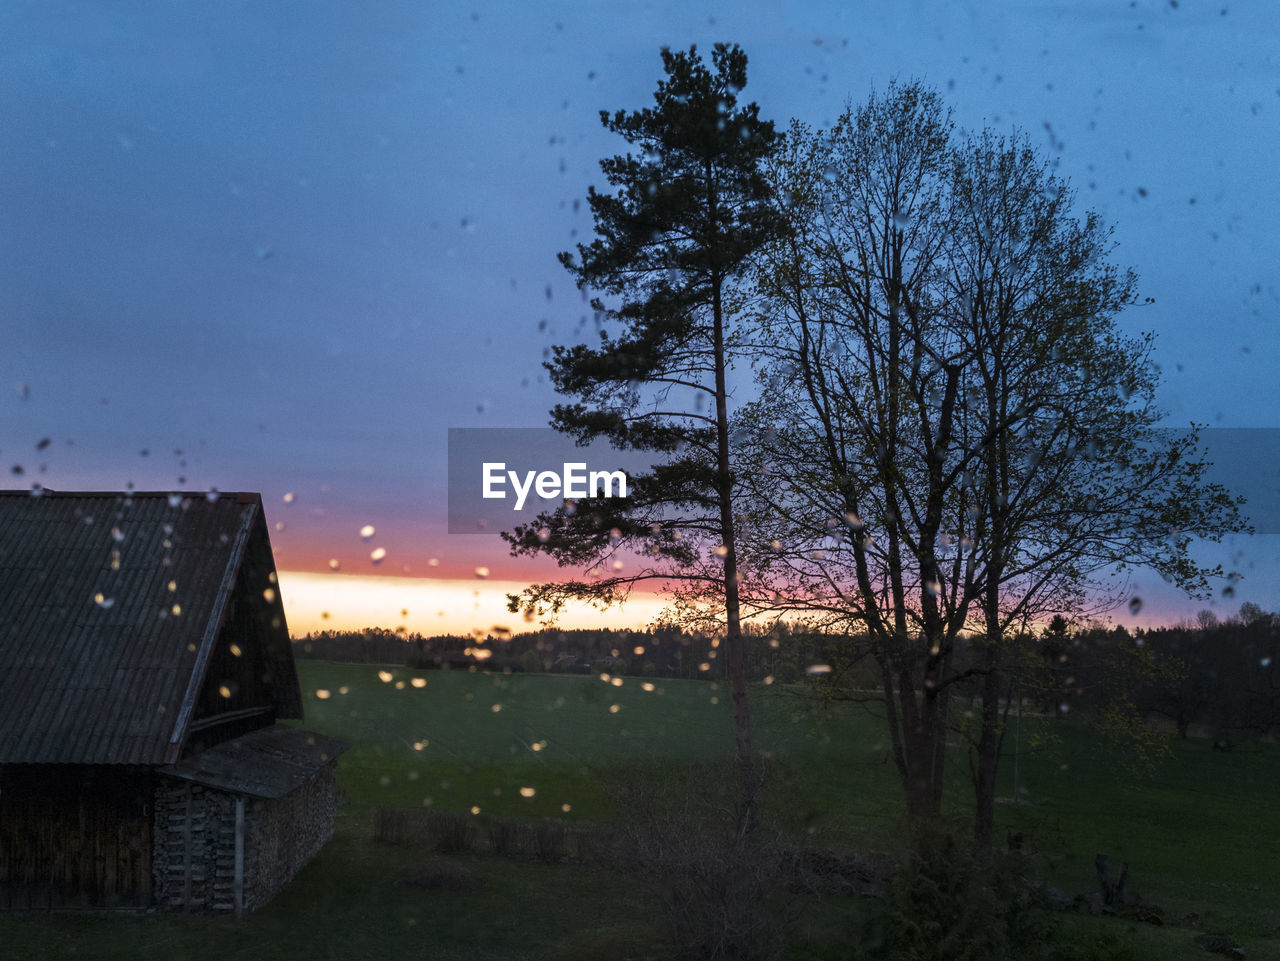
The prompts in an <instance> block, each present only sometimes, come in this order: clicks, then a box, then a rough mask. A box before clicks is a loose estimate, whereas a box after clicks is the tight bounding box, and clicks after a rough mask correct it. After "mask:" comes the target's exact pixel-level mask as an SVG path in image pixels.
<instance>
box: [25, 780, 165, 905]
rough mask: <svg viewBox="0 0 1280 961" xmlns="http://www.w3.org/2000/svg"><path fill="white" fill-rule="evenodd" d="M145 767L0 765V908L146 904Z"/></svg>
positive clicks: (150, 788)
mask: <svg viewBox="0 0 1280 961" xmlns="http://www.w3.org/2000/svg"><path fill="white" fill-rule="evenodd" d="M154 791H155V777H154V775H153V774H152V772H151V771H150V770H149V769H147V768H113V767H88V766H74V765H37V764H32V765H8V766H5V767H0V911H47V910H69V909H77V908H85V909H104V908H142V907H147V906H148V905H150V903H151V886H152V885H151V878H152V870H151V833H152V832H151V825H152V820H151V814H152V811H151V807H152V803H153V797H154Z"/></svg>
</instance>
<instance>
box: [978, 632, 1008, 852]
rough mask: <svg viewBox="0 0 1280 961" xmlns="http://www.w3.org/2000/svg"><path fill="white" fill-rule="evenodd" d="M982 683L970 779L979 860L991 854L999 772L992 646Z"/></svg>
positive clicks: (995, 669) (996, 673)
mask: <svg viewBox="0 0 1280 961" xmlns="http://www.w3.org/2000/svg"><path fill="white" fill-rule="evenodd" d="M985 661H986V670H987V673H986V677H984V678H983V681H982V722H981V723H982V726H981V729H980V732H979V735H978V767H977V771H976V772H975V775H974V784H973V791H974V820H973V846H974V850H975V851H976V852H977V853H978V855H979V856H980V857H986V856H988V855H989V854H990V853H991V847H992V844H993V842H994V840H995V831H996V774H997V773H998V772H999V768H1000V741H1001V738H1000V670H999V667H998V663H999V655H998V654H997V648H996V645H995V644H994V643H992V642H990V641H988V643H987V649H986V656H985Z"/></svg>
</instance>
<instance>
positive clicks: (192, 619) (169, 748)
mask: <svg viewBox="0 0 1280 961" xmlns="http://www.w3.org/2000/svg"><path fill="white" fill-rule="evenodd" d="M301 717H302V696H301V691H300V689H299V686H298V677H297V673H296V671H295V669H294V663H293V654H292V650H291V648H290V642H289V635H288V630H287V627H286V624H285V617H284V610H283V607H282V605H281V602H280V594H279V589H278V586H277V584H276V571H275V562H274V560H273V558H272V554H271V543H270V540H269V538H268V534H267V525H266V521H265V519H264V517H263V508H262V499H261V498H260V497H259V496H258V495H257V494H209V495H203V494H195V495H192V494H168V493H125V494H118V493H110V494H106V493H104V494H85V493H54V492H51V491H44V492H42V493H41V494H40V495H39V496H35V495H33V494H32V493H31V492H29V491H22V492H0V910H20V911H30V910H64V909H78V908H88V909H105V908H131V909H149V908H159V909H167V910H201V911H234V912H236V913H237V914H239V913H241V912H243V911H245V910H251V909H253V908H255V907H258V906H260V905H261V904H263V903H265V902H266V901H267V900H268V899H269V898H270V897H271V896H272V895H273V894H275V893H276V892H277V891H278V890H279V889H280V888H281V887H283V886H284V885H285V884H286V883H288V881H289V880H290V879H291V878H292V877H293V876H294V874H295V873H296V872H297V871H298V869H299V868H301V867H302V865H304V864H305V863H306V862H307V861H308V860H309V859H310V858H311V857H312V856H313V855H314V854H315V853H316V852H317V851H318V850H319V849H320V848H321V847H322V846H323V844H324V843H325V841H326V840H328V838H329V837H330V836H331V834H332V832H333V819H334V804H335V791H334V767H335V763H336V758H337V756H338V754H339V753H340V752H341V750H342V747H343V746H342V744H341V743H340V742H337V741H334V740H333V739H331V738H326V737H322V736H320V735H318V734H312V733H309V732H307V731H304V730H301V729H299V728H296V727H289V726H285V725H281V724H278V723H277V722H278V721H279V720H281V719H298V718H301Z"/></svg>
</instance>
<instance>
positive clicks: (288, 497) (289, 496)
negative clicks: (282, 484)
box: [284, 491, 296, 504]
mask: <svg viewBox="0 0 1280 961" xmlns="http://www.w3.org/2000/svg"><path fill="white" fill-rule="evenodd" d="M295 499H296V498H295V497H294V495H293V492H292V491H290V492H289V493H287V494H285V495H284V502H285V503H286V504H292V503H293V502H294V500H295Z"/></svg>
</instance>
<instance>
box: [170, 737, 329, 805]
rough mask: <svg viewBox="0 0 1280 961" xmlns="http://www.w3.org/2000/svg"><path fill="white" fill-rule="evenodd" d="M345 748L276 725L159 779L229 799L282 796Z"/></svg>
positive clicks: (195, 758) (189, 760) (217, 748)
mask: <svg viewBox="0 0 1280 961" xmlns="http://www.w3.org/2000/svg"><path fill="white" fill-rule="evenodd" d="M346 749H347V746H346V745H345V744H343V743H342V742H341V741H337V740H334V739H333V738H331V737H325V736H324V735H323V734H313V733H312V732H310V731H304V730H302V729H301V728H295V727H285V726H284V725H282V724H276V725H274V726H273V727H264V728H260V729H259V730H256V731H251V732H250V733H248V734H245V735H242V736H241V737H238V738H236V739H235V740H233V741H227V742H225V743H223V744H218V745H216V746H214V747H211V748H208V749H206V750H204V751H201V752H199V753H198V754H193V755H192V756H191V757H189V758H186V759H184V760H182V761H180V762H179V763H177V764H174V765H171V766H169V767H163V768H160V773H161V774H167V775H169V776H170V777H176V778H182V779H184V780H187V781H194V782H195V783H196V784H203V785H206V786H207V787H212V788H217V789H218V790H220V791H230V792H233V793H235V794H251V795H253V796H254V797H263V798H277V797H283V796H284V795H286V794H288V793H289V792H290V791H292V790H294V789H295V788H297V787H300V786H301V785H302V784H303V783H304V782H305V781H306V780H307V779H308V778H310V777H311V776H312V775H313V774H315V773H316V772H317V771H319V770H320V769H321V768H323V767H324V766H325V765H326V764H329V763H330V762H331V761H333V760H335V759H336V758H337V757H338V755H339V754H341V753H342V752H343V751H345V750H346Z"/></svg>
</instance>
